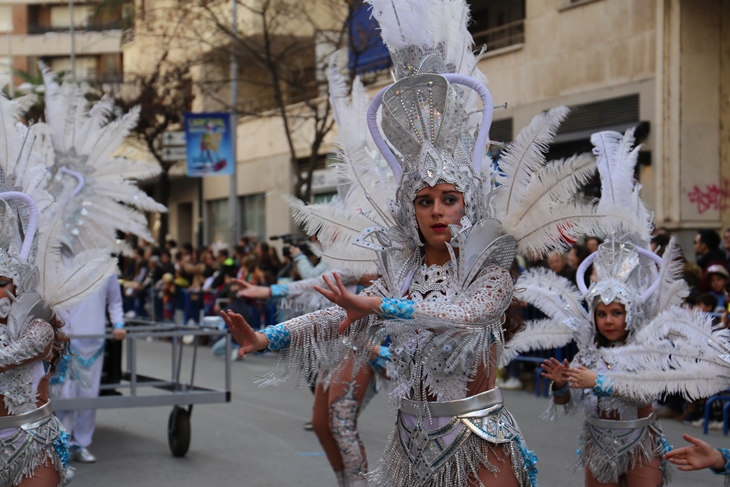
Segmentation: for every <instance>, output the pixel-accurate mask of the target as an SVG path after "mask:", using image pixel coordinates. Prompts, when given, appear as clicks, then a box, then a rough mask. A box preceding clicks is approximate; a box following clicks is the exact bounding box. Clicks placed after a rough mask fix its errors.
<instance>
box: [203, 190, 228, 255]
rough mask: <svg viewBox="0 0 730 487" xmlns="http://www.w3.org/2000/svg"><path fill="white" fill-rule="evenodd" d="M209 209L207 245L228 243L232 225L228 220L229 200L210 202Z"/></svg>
mask: <svg viewBox="0 0 730 487" xmlns="http://www.w3.org/2000/svg"><path fill="white" fill-rule="evenodd" d="M207 209H208V212H207V213H208V214H207V215H206V217H207V218H206V225H207V230H208V242H207V243H209V244H210V243H213V242H228V240H229V236H230V233H231V224H230V221H229V218H228V199H227V198H223V199H220V200H211V201H208V208H207Z"/></svg>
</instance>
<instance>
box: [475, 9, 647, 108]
mask: <svg viewBox="0 0 730 487" xmlns="http://www.w3.org/2000/svg"><path fill="white" fill-rule="evenodd" d="M563 5H564V2H563V1H562V0H527V5H526V13H527V15H526V19H525V43H524V45H523V47H522V48H521V49H517V50H514V48H506V49H505V50H506V51H511V52H507V53H506V54H499V52H498V51H497V52H494V53H491V54H490V53H489V51H487V53H488V54H487V57H486V59H484V60H483V61H482V63H481V64H480V68H481V69H482V71H484V72H485V73H486V74H487V76H488V77H489V81H490V85H489V88H490V90H491V91H492V95H493V96H494V99H495V102H496V103H497V104H499V103H502V102H504V101H507V102H509V103H510V104H511V105H514V106H516V107H519V106H523V105H529V104H537V103H540V102H544V101H546V100H551V99H554V98H557V97H562V98H565V97H568V96H570V95H573V94H580V93H585V92H587V91H591V90H600V89H603V88H608V87H613V86H617V85H625V84H627V83H631V82H635V81H641V80H645V79H647V78H652V77H653V76H654V70H655V64H654V63H655V59H654V58H655V56H654V52H655V39H654V30H655V29H654V25H655V12H654V2H652V1H650V0H602V1H596V2H593V3H589V4H586V5H581V6H578V7H575V8H570V9H561V7H562V6H563Z"/></svg>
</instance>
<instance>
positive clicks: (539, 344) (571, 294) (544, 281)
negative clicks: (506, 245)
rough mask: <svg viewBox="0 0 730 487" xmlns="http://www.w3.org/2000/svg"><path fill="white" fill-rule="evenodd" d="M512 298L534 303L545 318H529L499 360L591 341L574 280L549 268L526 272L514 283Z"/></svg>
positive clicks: (588, 321)
mask: <svg viewBox="0 0 730 487" xmlns="http://www.w3.org/2000/svg"><path fill="white" fill-rule="evenodd" d="M515 298H517V299H519V300H520V301H523V302H525V303H528V304H531V305H533V306H535V307H536V308H537V309H539V310H540V311H542V312H543V313H545V315H546V316H547V318H545V319H542V320H536V321H528V322H526V323H525V328H524V329H523V330H522V331H521V332H519V333H517V334H516V335H515V336H514V337H513V338H512V340H510V341H509V343H508V344H507V345H506V346H505V355H504V356H503V357H502V363H503V364H507V363H509V361H510V360H512V358H514V357H515V356H517V355H518V354H520V353H522V352H526V351H528V350H542V349H547V348H559V347H563V346H565V345H567V344H568V343H570V341H571V340H574V339H575V340H576V341H577V342H578V343H579V344H582V343H590V340H591V336H592V333H591V324H590V320H589V317H588V314H587V313H586V311H585V309H584V308H583V306H582V305H581V296H580V292H578V290H577V289H576V288H575V286H574V285H573V283H571V282H570V281H568V280H567V279H565V278H563V277H560V276H558V275H556V274H555V273H554V272H552V271H550V270H549V269H541V268H535V269H530V270H529V271H527V272H525V273H524V274H523V275H521V276H520V278H519V279H518V280H517V283H516V284H515Z"/></svg>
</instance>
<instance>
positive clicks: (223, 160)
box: [185, 113, 236, 177]
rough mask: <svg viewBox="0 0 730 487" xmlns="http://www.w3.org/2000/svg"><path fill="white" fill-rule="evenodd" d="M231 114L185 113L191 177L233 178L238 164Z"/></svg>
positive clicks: (189, 173) (189, 174)
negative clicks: (234, 150) (235, 166)
mask: <svg viewBox="0 0 730 487" xmlns="http://www.w3.org/2000/svg"><path fill="white" fill-rule="evenodd" d="M234 136H235V134H234V132H233V129H232V127H231V115H230V114H229V113H186V114H185V142H186V146H187V154H188V176H190V177H197V176H230V175H231V174H233V165H234V164H235V163H236V157H235V154H233V137H234Z"/></svg>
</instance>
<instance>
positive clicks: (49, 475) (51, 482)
mask: <svg viewBox="0 0 730 487" xmlns="http://www.w3.org/2000/svg"><path fill="white" fill-rule="evenodd" d="M59 481H60V479H59V477H58V472H57V471H56V469H55V468H53V466H51V464H50V462H46V464H45V465H43V466H42V467H38V468H36V469H35V472H33V476H32V477H31V478H28V479H24V480H23V481H22V482H21V483H20V485H18V487H56V486H57V485H58V483H59Z"/></svg>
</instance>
